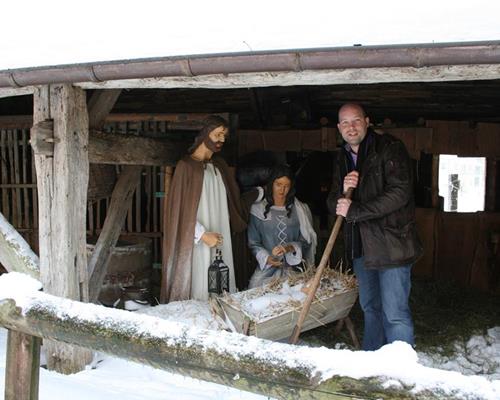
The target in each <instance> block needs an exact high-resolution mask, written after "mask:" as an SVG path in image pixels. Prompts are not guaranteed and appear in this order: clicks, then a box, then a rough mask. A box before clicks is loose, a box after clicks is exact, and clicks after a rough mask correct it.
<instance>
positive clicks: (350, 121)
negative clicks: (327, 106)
mask: <svg viewBox="0 0 500 400" xmlns="http://www.w3.org/2000/svg"><path fill="white" fill-rule="evenodd" d="M369 123H370V120H369V119H368V117H365V115H364V113H363V110H362V109H361V108H360V107H356V106H346V107H343V108H342V109H341V110H340V112H339V123H338V124H337V128H339V131H340V134H341V135H342V137H343V138H344V140H345V141H346V142H347V143H349V145H351V147H354V148H357V147H358V146H359V144H360V143H361V142H362V141H363V139H364V138H365V136H366V131H367V129H368V125H369Z"/></svg>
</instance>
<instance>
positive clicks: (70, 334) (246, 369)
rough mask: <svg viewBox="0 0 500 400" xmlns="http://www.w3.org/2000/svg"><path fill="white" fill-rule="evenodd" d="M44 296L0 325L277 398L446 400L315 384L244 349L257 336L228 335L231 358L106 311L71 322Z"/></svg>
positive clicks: (302, 370)
mask: <svg viewBox="0 0 500 400" xmlns="http://www.w3.org/2000/svg"><path fill="white" fill-rule="evenodd" d="M50 297H51V296H47V297H46V299H47V300H48V302H47V305H45V304H43V303H41V302H40V300H38V305H37V307H36V308H31V309H27V310H23V311H22V312H21V310H20V309H19V308H17V309H16V307H15V303H14V301H12V300H4V301H2V302H1V303H0V325H3V326H5V327H7V328H9V329H14V330H18V331H21V332H23V333H26V334H30V335H33V336H39V337H51V338H54V339H56V340H61V341H64V342H66V343H78V344H80V345H83V346H87V347H89V348H92V349H94V350H97V351H103V352H105V353H108V354H112V355H115V356H118V357H122V358H126V359H129V360H133V361H137V362H140V363H142V364H146V365H151V366H153V367H155V368H160V369H164V370H167V371H171V372H175V373H180V374H182V375H187V376H191V377H193V378H197V379H202V380H205V381H210V382H216V383H220V384H223V385H226V386H232V387H236V388H238V389H242V390H248V391H252V392H256V393H261V394H264V395H268V396H272V397H276V398H279V399H352V398H358V399H375V398H377V399H399V400H400V399H417V398H418V399H435V398H445V397H440V396H442V394H440V395H439V397H438V396H434V395H433V394H432V393H425V395H422V394H412V393H410V392H408V391H405V390H396V389H392V388H388V389H384V388H383V387H382V385H381V383H380V382H379V381H378V380H377V379H363V380H355V379H352V378H345V377H337V376H336V377H332V378H330V379H327V380H326V381H324V382H319V377H318V375H317V374H316V372H315V369H314V364H313V363H311V365H307V364H301V365H297V366H296V367H293V366H290V365H288V363H286V362H285V359H284V358H283V359H282V361H281V362H280V361H279V360H280V359H281V358H280V357H286V356H285V355H281V356H280V355H273V354H271V353H269V354H267V355H266V354H264V355H263V356H260V355H259V352H254V351H253V350H251V349H252V348H253V347H254V346H255V345H256V344H255V341H256V340H258V339H256V338H247V337H242V336H238V337H235V338H234V339H233V338H232V335H231V334H227V335H228V336H227V337H226V342H228V343H233V346H237V347H238V354H234V353H233V351H231V350H229V349H224V348H222V349H221V348H220V347H218V346H217V344H216V343H214V344H211V340H208V341H207V337H208V338H215V337H216V336H217V334H215V335H214V333H210V332H209V331H206V332H200V333H199V334H194V333H191V332H190V331H189V330H183V331H181V332H179V331H178V330H174V331H175V332H172V333H170V330H167V329H165V327H164V326H162V325H161V324H162V322H161V321H158V322H157V324H158V325H157V326H158V329H159V330H161V332H163V333H162V334H161V335H155V334H154V333H152V332H148V331H147V330H143V329H141V328H142V325H141V322H140V321H137V320H134V318H133V316H132V315H131V314H130V313H128V312H126V311H120V310H110V311H112V312H113V318H90V319H86V318H85V317H83V315H82V317H81V318H77V317H75V316H73V315H72V316H69V315H67V311H66V310H68V306H69V305H68V304H65V306H64V307H65V308H61V307H62V306H58V304H61V303H60V300H57V302H53V301H50V300H49V298H50ZM78 307H79V308H80V309H82V307H83V308H85V307H98V306H92V305H85V306H82V305H79V306H78ZM82 311H83V309H82ZM95 311H96V310H95V309H94V308H89V309H88V310H87V311H86V312H85V314H86V315H94V313H95ZM122 313H123V314H122ZM118 315H120V319H118ZM121 315H123V317H122V316H121ZM247 341H248V343H246V342H247ZM215 342H217V340H216V341H215ZM250 342H253V344H250ZM266 344H267V345H269V342H267V343H266V342H262V346H260V348H261V349H262V351H264V348H263V346H264V345H266ZM283 346H284V345H283ZM245 349H248V350H245ZM290 350H291V351H292V350H293V348H290ZM282 351H283V350H282ZM280 354H282V352H280ZM276 357H278V358H276ZM332 362H335V360H332Z"/></svg>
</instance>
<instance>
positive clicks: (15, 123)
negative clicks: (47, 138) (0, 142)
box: [0, 115, 33, 129]
mask: <svg viewBox="0 0 500 400" xmlns="http://www.w3.org/2000/svg"><path fill="white" fill-rule="evenodd" d="M32 125H33V116H32V115H2V116H0V129H30V128H31V126H32Z"/></svg>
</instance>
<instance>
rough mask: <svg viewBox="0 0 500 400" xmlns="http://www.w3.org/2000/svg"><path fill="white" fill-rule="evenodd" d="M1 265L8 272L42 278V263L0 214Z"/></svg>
mask: <svg viewBox="0 0 500 400" xmlns="http://www.w3.org/2000/svg"><path fill="white" fill-rule="evenodd" d="M0 263H1V264H2V265H3V266H4V267H5V268H6V269H7V271H8V272H12V271H16V272H22V273H25V274H27V275H29V276H31V277H33V278H35V279H39V278H40V261H39V259H38V256H37V255H36V254H35V253H34V252H33V250H31V247H30V246H29V244H28V243H27V242H26V240H24V238H23V237H22V236H21V235H20V234H19V232H18V231H17V230H16V229H15V228H14V227H13V226H12V225H11V224H10V223H9V221H7V219H6V218H5V217H4V216H3V214H1V213H0Z"/></svg>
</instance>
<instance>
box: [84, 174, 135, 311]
mask: <svg viewBox="0 0 500 400" xmlns="http://www.w3.org/2000/svg"><path fill="white" fill-rule="evenodd" d="M141 173H142V167H138V166H126V167H124V168H123V170H122V172H121V174H120V177H119V178H118V182H117V183H116V186H115V188H114V190H113V194H112V195H111V203H110V205H109V208H108V211H107V213H106V219H105V221H104V226H103V229H102V231H101V234H100V235H99V239H98V240H97V243H96V245H95V247H94V251H93V253H92V256H91V258H90V261H89V275H90V283H89V291H90V296H89V297H90V301H91V302H97V299H98V297H99V293H100V291H101V288H102V284H103V282H104V277H105V275H106V273H107V271H108V264H109V259H110V257H111V251H112V250H113V247H114V246H115V245H116V242H117V241H118V237H119V236H120V232H121V228H122V226H123V222H124V220H125V216H126V215H127V211H128V209H129V208H130V205H131V204H132V199H133V194H134V192H135V189H136V188H137V186H138V185H139V182H140V180H141Z"/></svg>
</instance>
